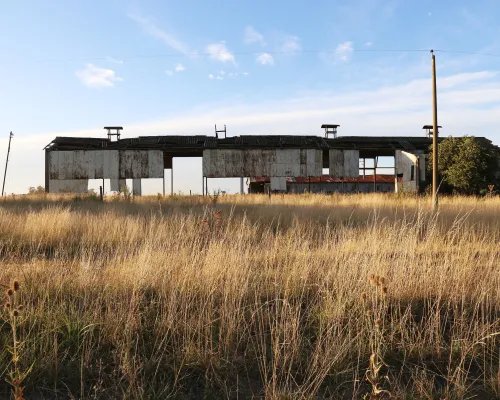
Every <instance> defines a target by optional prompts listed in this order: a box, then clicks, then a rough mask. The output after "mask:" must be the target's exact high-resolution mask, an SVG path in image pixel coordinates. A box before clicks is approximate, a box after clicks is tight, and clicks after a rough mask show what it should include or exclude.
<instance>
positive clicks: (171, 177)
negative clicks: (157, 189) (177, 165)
mask: <svg viewBox="0 0 500 400" xmlns="http://www.w3.org/2000/svg"><path fill="white" fill-rule="evenodd" d="M170 195H171V196H173V195H174V164H172V168H170Z"/></svg>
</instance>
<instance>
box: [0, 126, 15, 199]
mask: <svg viewBox="0 0 500 400" xmlns="http://www.w3.org/2000/svg"><path fill="white" fill-rule="evenodd" d="M13 137H14V134H13V133H12V132H11V133H10V135H9V147H7V159H6V160H5V172H4V173H3V185H2V197H3V193H4V189H5V177H6V176H7V164H8V163H9V153H10V141H11V140H12V138H13Z"/></svg>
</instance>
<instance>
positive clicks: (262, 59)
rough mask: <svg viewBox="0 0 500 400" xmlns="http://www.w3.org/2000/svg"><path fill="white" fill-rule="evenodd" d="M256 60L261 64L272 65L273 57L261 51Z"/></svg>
mask: <svg viewBox="0 0 500 400" xmlns="http://www.w3.org/2000/svg"><path fill="white" fill-rule="evenodd" d="M256 61H257V62H258V63H259V64H261V65H274V58H273V56H272V55H271V54H269V53H262V54H261V55H259V56H258V57H257V59H256Z"/></svg>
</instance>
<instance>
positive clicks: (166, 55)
mask: <svg viewBox="0 0 500 400" xmlns="http://www.w3.org/2000/svg"><path fill="white" fill-rule="evenodd" d="M430 51H431V49H353V53H422V52H425V53H427V52H430ZM434 52H440V53H449V54H466V55H476V56H486V57H500V54H493V53H475V52H468V51H454V50H434ZM328 53H330V54H335V53H337V50H299V51H295V52H285V51H266V52H262V51H260V52H255V51H237V52H229V51H227V52H220V53H206V52H205V53H198V52H193V53H184V54H182V53H164V54H137V55H124V56H106V57H103V56H100V57H99V56H91V57H71V58H55V59H38V60H14V61H8V60H0V63H3V64H26V63H59V62H60V63H64V62H75V61H112V60H113V59H114V60H133V59H154V58H185V57H217V56H222V55H227V54H231V55H233V56H244V55H254V56H258V55H262V54H270V55H279V54H328Z"/></svg>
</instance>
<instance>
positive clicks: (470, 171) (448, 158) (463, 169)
mask: <svg viewBox="0 0 500 400" xmlns="http://www.w3.org/2000/svg"><path fill="white" fill-rule="evenodd" d="M429 160H432V148H431V154H430V155H429ZM496 168H497V155H496V153H495V150H494V146H493V145H492V144H491V142H490V141H488V142H486V141H483V140H481V141H479V140H478V139H476V138H475V137H474V136H464V137H461V138H454V137H448V138H446V139H444V140H443V141H441V142H440V143H439V154H438V173H439V176H440V179H441V180H442V182H443V183H444V184H445V187H444V189H451V190H453V191H455V192H458V193H461V194H478V193H479V192H480V191H481V190H487V187H488V185H490V184H496V179H495V170H496ZM429 170H430V171H432V163H431V162H430V163H429Z"/></svg>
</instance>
